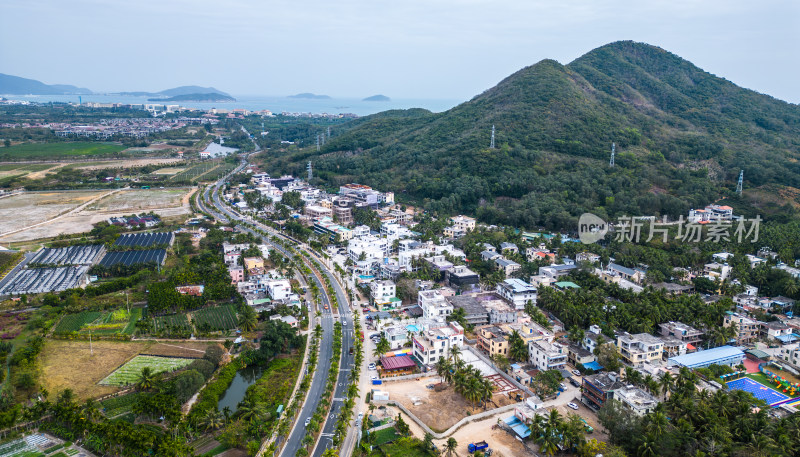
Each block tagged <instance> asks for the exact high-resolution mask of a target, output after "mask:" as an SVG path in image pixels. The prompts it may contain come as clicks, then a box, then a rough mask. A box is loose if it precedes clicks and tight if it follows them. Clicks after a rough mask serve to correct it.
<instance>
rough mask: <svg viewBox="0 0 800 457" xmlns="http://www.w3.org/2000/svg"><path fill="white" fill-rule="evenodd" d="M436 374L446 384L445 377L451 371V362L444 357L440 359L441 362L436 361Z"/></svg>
mask: <svg viewBox="0 0 800 457" xmlns="http://www.w3.org/2000/svg"><path fill="white" fill-rule="evenodd" d="M435 366H436V374H438V375H439V377H440V378H442V382H444V375H445V373H447V372H449V371H450V362H449V361H448V360H447V359H445V358H444V357H439V360H437V361H436V365H435Z"/></svg>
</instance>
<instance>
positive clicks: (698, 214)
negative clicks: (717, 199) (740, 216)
mask: <svg viewBox="0 0 800 457" xmlns="http://www.w3.org/2000/svg"><path fill="white" fill-rule="evenodd" d="M730 220H733V208H731V207H730V206H727V205H708V206H706V207H705V208H704V209H692V210H689V218H688V221H689V222H694V223H706V222H721V221H730Z"/></svg>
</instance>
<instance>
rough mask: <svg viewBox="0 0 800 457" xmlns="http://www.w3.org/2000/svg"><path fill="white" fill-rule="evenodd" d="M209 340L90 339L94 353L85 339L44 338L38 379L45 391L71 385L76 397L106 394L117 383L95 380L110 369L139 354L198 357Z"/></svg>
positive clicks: (111, 391) (106, 374)
mask: <svg viewBox="0 0 800 457" xmlns="http://www.w3.org/2000/svg"><path fill="white" fill-rule="evenodd" d="M208 344H209V343H204V342H196V341H182V342H176V343H159V342H156V341H130V342H128V341H124V342H120V341H97V340H95V341H93V343H92V345H93V347H94V355H92V354H91V353H90V350H89V342H88V341H76V340H71V341H66V340H49V339H48V340H47V342H46V343H45V345H44V349H43V350H42V355H41V357H40V360H41V369H42V371H41V377H40V379H41V382H42V384H43V387H45V388H46V389H47V390H48V391H49V392H53V393H56V392H60V391H62V390H64V389H66V388H70V389H72V390H73V391H74V392H75V394H76V395H77V396H78V398H80V399H85V398H90V397H91V398H94V397H100V396H103V395H107V394H110V393H113V392H116V391H118V390H119V387H117V386H103V385H98V383H99V382H100V381H101V380H103V379H105V378H106V377H107V376H108V375H109V374H111V372H113V371H114V370H116V369H117V368H119V367H120V366H122V365H123V364H125V363H126V362H128V361H129V360H131V359H132V358H133V357H135V356H137V355H139V354H151V355H161V356H168V357H202V355H203V352H204V351H205V348H206V347H207V346H208Z"/></svg>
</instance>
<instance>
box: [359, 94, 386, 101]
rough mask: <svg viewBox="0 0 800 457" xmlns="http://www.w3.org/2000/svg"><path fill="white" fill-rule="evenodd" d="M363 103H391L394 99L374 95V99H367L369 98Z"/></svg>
mask: <svg viewBox="0 0 800 457" xmlns="http://www.w3.org/2000/svg"><path fill="white" fill-rule="evenodd" d="M362 101H364V102H390V101H392V99H391V98H389V97H387V96H385V95H381V94H378V95H373V96H372V97H367V98H365V99H363V100H362Z"/></svg>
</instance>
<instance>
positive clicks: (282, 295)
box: [264, 279, 292, 300]
mask: <svg viewBox="0 0 800 457" xmlns="http://www.w3.org/2000/svg"><path fill="white" fill-rule="evenodd" d="M264 287H265V288H266V290H267V293H268V294H269V296H270V298H272V299H273V300H284V299H287V298H289V296H290V295H292V285H291V284H290V283H289V280H288V279H271V280H269V281H265V282H264Z"/></svg>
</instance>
